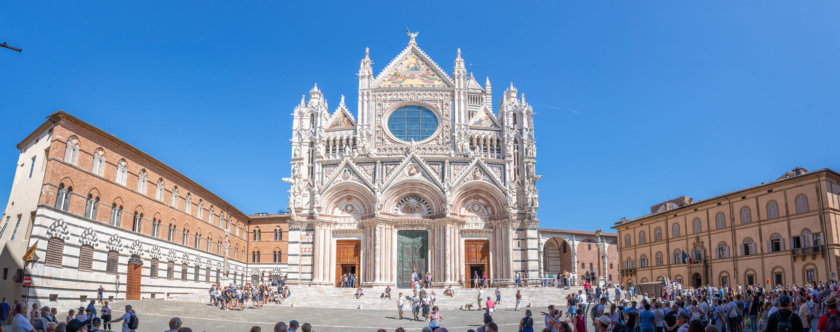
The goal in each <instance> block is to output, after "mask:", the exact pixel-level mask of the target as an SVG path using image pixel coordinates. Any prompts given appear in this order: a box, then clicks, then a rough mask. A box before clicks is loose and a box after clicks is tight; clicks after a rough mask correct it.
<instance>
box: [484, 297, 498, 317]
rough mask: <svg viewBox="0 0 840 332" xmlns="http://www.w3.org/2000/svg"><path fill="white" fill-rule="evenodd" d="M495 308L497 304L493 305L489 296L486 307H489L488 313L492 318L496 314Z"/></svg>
mask: <svg viewBox="0 0 840 332" xmlns="http://www.w3.org/2000/svg"><path fill="white" fill-rule="evenodd" d="M495 306H496V304H495V303H493V300H491V299H490V297H489V296H488V297H487V305H486V307H487V312H488V313H489V314H490V315H491V316H492V315H493V312H494V307H495Z"/></svg>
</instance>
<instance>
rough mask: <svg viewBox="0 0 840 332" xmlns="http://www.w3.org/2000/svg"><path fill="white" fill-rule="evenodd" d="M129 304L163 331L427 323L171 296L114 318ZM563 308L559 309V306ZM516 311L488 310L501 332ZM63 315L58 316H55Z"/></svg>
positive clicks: (473, 315)
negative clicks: (175, 321) (177, 321)
mask: <svg viewBox="0 0 840 332" xmlns="http://www.w3.org/2000/svg"><path fill="white" fill-rule="evenodd" d="M125 303H129V304H131V305H132V306H133V307H134V309H135V311H137V313H138V317H139V318H140V328H139V330H140V331H164V330H167V329H168V328H169V327H168V323H169V319H170V318H172V317H175V316H178V317H180V318H181V320H182V321H183V322H184V326H187V327H190V328H192V329H193V331H196V332H199V331H243V332H247V331H248V330H249V329H250V327H251V326H254V325H256V326H259V327H261V328H262V331H264V332H270V331H273V328H274V324H275V323H276V322H278V321H284V322H286V323H288V322H289V321H290V320H292V319H294V320H297V321H299V322H300V324H303V323H310V324H312V325H313V329H314V330H315V331H319V332H323V331H376V330H377V329H379V328H384V329H386V330H388V331H393V330H394V329H395V328H397V327H403V328H405V329H406V331H420V330H421V329H422V328H423V327H424V326H426V325H427V324H428V323H424V322H423V321H422V320H421V321H414V320H407V319H406V320H399V318H398V317H399V316H398V315H397V311H396V310H391V311H385V310H353V309H328V308H300V307H295V308H290V307H285V306H283V307H281V306H273V305H266V306H265V307H263V308H262V309H245V310H244V311H221V310H219V309H217V308H216V307H213V306H210V305H207V304H200V303H188V302H174V301H167V302H163V301H154V300H142V301H127V302H121V303H116V304H112V307H113V308H114V314H115V317H119V315H122V313H123V310H122V308H123V305H124V304H125ZM561 309H565V308H561ZM532 310H533V313H534V321H535V322H534V323H535V324H534V325H535V326H534V327H535V329H536V330H537V331H539V330H541V329H542V327H543V324H542V315H540V312H541V311H544V310H546V309H545V308H532ZM442 313H443V317H444V320H443V324H442V325H443V326H444V327H446V328H447V329H448V330H449V331H453V332H455V331H466V330H467V329H475V328H477V327H478V326H480V324H481V323H482V318H483V312H481V311H477V310H474V311H461V310H445V311H442ZM524 315H525V313H524V309H523V310H522V311H513V310H510V309H504V310H500V311H497V312H496V313H495V315H494V318H495V321H496V323H497V324H499V327H500V330H501V331H516V330H517V328H518V326H519V320H520V319H521V318H522V317H524ZM410 316H411V313H410V312H405V317H410ZM60 318H63V317H60Z"/></svg>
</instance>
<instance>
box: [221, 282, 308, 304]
mask: <svg viewBox="0 0 840 332" xmlns="http://www.w3.org/2000/svg"><path fill="white" fill-rule="evenodd" d="M209 294H210V303H211V304H212V305H214V306H217V307H219V309H221V310H225V311H229V310H231V309H233V310H243V309H245V308H248V307H249V306H250V307H251V308H262V307H263V305H265V304H266V303H276V304H281V303H283V301H284V300H286V299H287V298H289V296H291V295H292V292H291V290H290V289H289V286H287V285H286V284H285V283H284V282H282V281H272V282H271V284H263V285H245V286H225V287H221V286H219V285H218V284H213V285H212V286H210V290H209Z"/></svg>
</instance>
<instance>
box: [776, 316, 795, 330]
mask: <svg viewBox="0 0 840 332" xmlns="http://www.w3.org/2000/svg"><path fill="white" fill-rule="evenodd" d="M778 315H779V323H777V324H776V331H778V332H791V331H793V323H791V322H792V321H793V315H794V313H793V311H791V312H790V315H788V318H787V319H786V320H782V313H781V312H780V313H778Z"/></svg>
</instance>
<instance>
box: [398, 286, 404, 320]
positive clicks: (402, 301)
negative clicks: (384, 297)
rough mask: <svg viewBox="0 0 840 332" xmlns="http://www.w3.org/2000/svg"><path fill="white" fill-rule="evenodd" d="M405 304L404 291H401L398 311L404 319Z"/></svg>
mask: <svg viewBox="0 0 840 332" xmlns="http://www.w3.org/2000/svg"><path fill="white" fill-rule="evenodd" d="M404 306H405V298H403V293H402V292H400V294H399V295H397V312H399V314H400V320H402V319H403V307H404Z"/></svg>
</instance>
